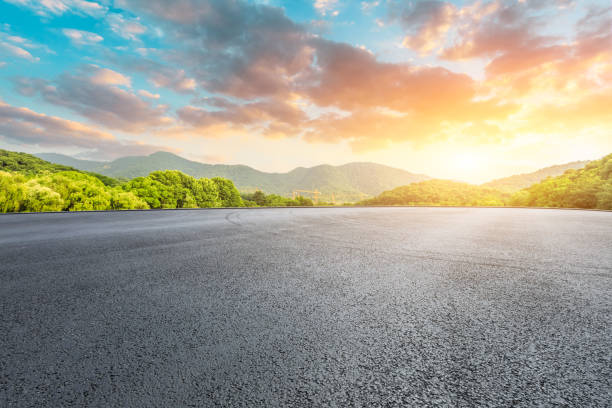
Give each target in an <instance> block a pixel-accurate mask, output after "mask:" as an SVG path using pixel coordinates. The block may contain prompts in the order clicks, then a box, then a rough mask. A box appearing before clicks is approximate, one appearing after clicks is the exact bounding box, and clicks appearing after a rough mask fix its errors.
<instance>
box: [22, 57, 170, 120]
mask: <svg viewBox="0 0 612 408" xmlns="http://www.w3.org/2000/svg"><path fill="white" fill-rule="evenodd" d="M15 85H16V89H17V91H18V92H19V93H21V94H22V95H26V96H31V95H34V94H40V95H41V96H42V97H43V99H44V100H45V101H47V102H49V103H52V104H55V105H59V106H64V107H67V108H69V109H71V110H73V111H75V112H77V113H79V114H80V115H82V116H84V117H86V118H88V119H90V120H92V121H94V122H96V123H99V124H101V125H103V126H105V127H107V128H110V129H119V130H123V131H125V132H143V131H147V130H150V129H153V128H157V127H160V126H165V125H168V124H169V123H171V121H172V120H171V119H170V118H169V117H167V116H166V113H167V111H168V106H166V105H156V106H154V105H152V104H151V103H150V102H148V101H143V100H142V99H141V98H139V97H138V96H137V95H135V94H134V93H132V92H130V91H128V90H125V89H121V88H119V87H118V86H117V85H129V79H128V78H127V77H125V76H123V75H122V74H119V73H117V72H115V71H111V70H109V69H106V68H100V67H97V66H95V65H86V66H83V67H82V68H81V69H80V70H79V71H78V72H77V73H76V75H73V74H63V75H61V76H60V77H59V78H58V79H57V80H55V81H45V80H41V79H31V78H17V79H16V80H15Z"/></svg>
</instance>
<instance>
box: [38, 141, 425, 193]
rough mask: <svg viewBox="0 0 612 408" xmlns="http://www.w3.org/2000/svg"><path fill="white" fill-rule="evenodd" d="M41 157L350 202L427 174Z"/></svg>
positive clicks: (115, 172) (129, 173)
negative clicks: (282, 170)
mask: <svg viewBox="0 0 612 408" xmlns="http://www.w3.org/2000/svg"><path fill="white" fill-rule="evenodd" d="M37 156H38V157H41V158H42V159H45V160H48V161H51V162H54V163H59V164H64V165H68V166H72V167H74V168H77V169H80V170H84V171H90V172H95V173H100V174H104V175H106V176H109V177H114V178H122V179H131V178H134V177H143V176H146V175H148V174H149V173H151V172H153V171H158V170H180V171H182V172H183V173H185V174H188V175H190V176H192V177H196V178H201V177H206V178H213V177H223V178H227V179H230V180H232V181H233V182H234V184H235V185H236V187H237V188H238V189H239V190H240V191H242V192H244V193H254V192H255V191H257V190H261V191H263V192H264V193H265V194H275V195H280V196H290V195H291V193H292V191H293V190H315V189H317V190H319V191H320V192H321V197H320V198H321V200H323V201H332V194H333V198H335V200H336V201H337V202H354V201H358V200H362V199H364V198H367V197H371V196H375V195H377V194H380V193H381V192H383V191H385V190H389V189H392V188H394V187H397V186H401V185H405V184H410V183H413V182H417V181H423V180H427V179H429V177H427V176H425V175H421V174H413V173H410V172H407V171H405V170H400V169H395V168H393V167H388V166H383V165H381V164H375V163H349V164H345V165H342V166H330V165H320V166H315V167H310V168H304V167H298V168H296V169H294V170H292V171H290V172H288V173H265V172H262V171H258V170H255V169H253V168H251V167H248V166H243V165H225V164H205V163H198V162H194V161H191V160H186V159H183V158H182V157H179V156H177V155H175V154H172V153H167V152H157V153H153V154H151V155H149V156H132V157H123V158H120V159H117V160H114V161H111V162H97V161H91V160H78V159H74V158H72V157H69V156H64V155H60V154H54V153H43V154H39V155H37Z"/></svg>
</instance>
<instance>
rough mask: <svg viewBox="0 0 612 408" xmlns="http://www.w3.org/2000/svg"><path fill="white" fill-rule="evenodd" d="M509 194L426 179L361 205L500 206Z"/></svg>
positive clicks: (453, 182)
mask: <svg viewBox="0 0 612 408" xmlns="http://www.w3.org/2000/svg"><path fill="white" fill-rule="evenodd" d="M509 200H510V194H508V193H504V192H501V191H499V190H495V189H492V188H486V187H480V186H475V185H472V184H468V183H459V182H456V181H449V180H428V181H422V182H420V183H413V184H410V185H407V186H401V187H398V188H395V189H393V190H390V191H385V192H383V193H382V194H380V195H379V196H378V197H375V198H372V199H369V200H364V201H362V202H360V204H362V205H433V206H445V205H447V206H449V205H450V206H452V205H457V206H504V205H505V204H506V203H507V202H508V201H509Z"/></svg>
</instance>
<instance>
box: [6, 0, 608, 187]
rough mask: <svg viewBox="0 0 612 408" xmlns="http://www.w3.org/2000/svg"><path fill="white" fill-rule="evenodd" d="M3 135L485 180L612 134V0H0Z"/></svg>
mask: <svg viewBox="0 0 612 408" xmlns="http://www.w3.org/2000/svg"><path fill="white" fill-rule="evenodd" d="M0 148H4V149H8V150H16V151H26V152H58V153H65V154H70V155H74V156H78V157H81V158H90V159H97V160H100V159H101V160H108V159H114V158H117V157H121V156H127V155H141V154H149V153H152V152H155V151H158V150H167V151H171V152H175V153H177V154H179V155H181V156H183V157H186V158H189V159H193V160H197V161H203V162H208V163H232V164H234V163H240V164H246V165H250V166H253V167H255V168H257V169H260V170H264V171H288V170H290V169H292V168H294V167H297V166H313V165H317V164H322V163H329V164H343V163H347V162H352V161H371V162H378V163H382V164H386V165H390V166H394V167H399V168H402V169H406V170H409V171H412V172H418V173H425V174H428V175H430V176H434V177H441V178H450V179H456V180H464V181H469V182H483V181H486V180H490V179H493V178H496V177H502V176H507V175H511V174H515V173H520V172H527V171H533V170H536V169H538V168H541V167H545V166H548V165H553V164H560V163H565V162H568V161H573V160H584V159H596V158H599V157H601V156H604V155H605V154H608V153H610V152H612V3H611V2H610V0H596V1H588V0H587V1H572V0H507V1H471V0H470V1H467V0H466V1H429V0H424V1H408V0H403V1H399V0H398V1H395V0H378V1H348V0H292V1H276V0H269V1H263V0H260V1H231V0H219V1H203V0H202V1H198V0H176V1H173V2H168V1H165V0H115V1H112V0H108V1H99V2H94V1H85V0H41V1H34V0H4V1H3V0H0Z"/></svg>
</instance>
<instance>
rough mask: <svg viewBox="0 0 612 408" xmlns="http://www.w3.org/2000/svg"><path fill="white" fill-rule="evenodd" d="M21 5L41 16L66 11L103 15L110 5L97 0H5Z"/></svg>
mask: <svg viewBox="0 0 612 408" xmlns="http://www.w3.org/2000/svg"><path fill="white" fill-rule="evenodd" d="M5 1H6V2H8V3H12V4H15V5H17V6H20V7H26V8H29V9H30V10H32V11H33V12H35V13H36V14H38V15H40V16H45V17H47V16H61V15H62V14H64V13H73V14H85V15H89V16H94V17H96V16H101V15H103V14H104V13H106V11H107V10H108V7H106V6H105V5H102V4H100V3H98V2H95V1H86V0H5Z"/></svg>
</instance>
